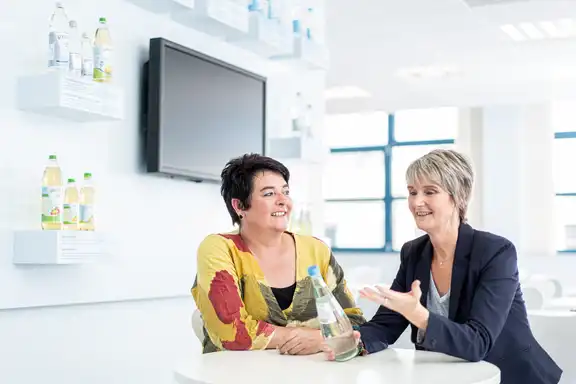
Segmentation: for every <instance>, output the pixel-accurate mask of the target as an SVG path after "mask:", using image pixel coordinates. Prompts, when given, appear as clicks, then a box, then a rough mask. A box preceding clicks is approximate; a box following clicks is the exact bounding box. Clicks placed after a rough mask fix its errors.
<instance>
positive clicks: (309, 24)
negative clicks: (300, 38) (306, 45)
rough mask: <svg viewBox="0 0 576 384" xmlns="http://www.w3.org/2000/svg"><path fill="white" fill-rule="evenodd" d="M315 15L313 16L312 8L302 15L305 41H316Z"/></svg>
mask: <svg viewBox="0 0 576 384" xmlns="http://www.w3.org/2000/svg"><path fill="white" fill-rule="evenodd" d="M315 22H316V15H315V14H314V9H313V8H312V7H310V8H308V9H307V10H306V13H305V14H304V37H305V38H306V39H307V40H310V41H314V40H316V27H315Z"/></svg>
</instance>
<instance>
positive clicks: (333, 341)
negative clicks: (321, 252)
mask: <svg viewBox="0 0 576 384" xmlns="http://www.w3.org/2000/svg"><path fill="white" fill-rule="evenodd" d="M308 275H309V276H310V278H311V279H312V285H313V287H314V298H315V299H316V311H317V312H318V321H319V322H320V330H321V331H322V336H323V337H324V341H325V342H326V344H327V345H328V346H329V347H330V349H332V351H333V352H334V357H335V360H336V361H347V360H350V359H352V358H353V357H355V356H356V355H357V354H358V344H357V342H356V339H355V338H354V334H353V328H352V324H351V323H350V319H348V316H346V313H344V310H343V309H342V306H341V305H340V304H339V303H338V301H337V300H336V298H335V297H334V295H332V292H331V291H330V289H329V288H328V286H327V285H326V283H325V282H324V279H323V278H322V275H321V274H320V269H319V268H318V266H316V265H313V266H311V267H309V268H308Z"/></svg>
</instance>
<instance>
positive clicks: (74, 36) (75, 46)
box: [68, 20, 82, 77]
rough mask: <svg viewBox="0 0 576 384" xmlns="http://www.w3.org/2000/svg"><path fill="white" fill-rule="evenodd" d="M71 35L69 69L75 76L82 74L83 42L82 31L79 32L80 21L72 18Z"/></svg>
mask: <svg viewBox="0 0 576 384" xmlns="http://www.w3.org/2000/svg"><path fill="white" fill-rule="evenodd" d="M69 25H70V37H69V42H68V51H69V59H68V61H69V63H68V70H69V72H70V75H71V76H73V77H80V76H81V75H82V54H81V53H82V43H81V40H80V32H78V23H77V22H76V20H70V24H69Z"/></svg>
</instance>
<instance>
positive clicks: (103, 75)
mask: <svg viewBox="0 0 576 384" xmlns="http://www.w3.org/2000/svg"><path fill="white" fill-rule="evenodd" d="M99 22H100V27H98V29H97V30H96V35H95V37H94V80H95V81H100V82H109V81H111V80H112V56H113V45H112V36H111V35H110V30H109V29H108V24H107V21H106V18H105V17H101V18H100V20H99Z"/></svg>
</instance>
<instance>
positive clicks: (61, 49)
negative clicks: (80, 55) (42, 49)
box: [48, 32, 70, 68]
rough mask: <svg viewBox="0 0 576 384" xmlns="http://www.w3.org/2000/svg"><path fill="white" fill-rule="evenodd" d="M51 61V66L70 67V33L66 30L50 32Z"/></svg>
mask: <svg viewBox="0 0 576 384" xmlns="http://www.w3.org/2000/svg"><path fill="white" fill-rule="evenodd" d="M48 40H49V44H50V62H49V65H50V66H51V67H64V68H67V67H68V60H69V55H70V53H69V50H68V40H69V39H68V34H67V33H66V32H50V34H49V38H48Z"/></svg>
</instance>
